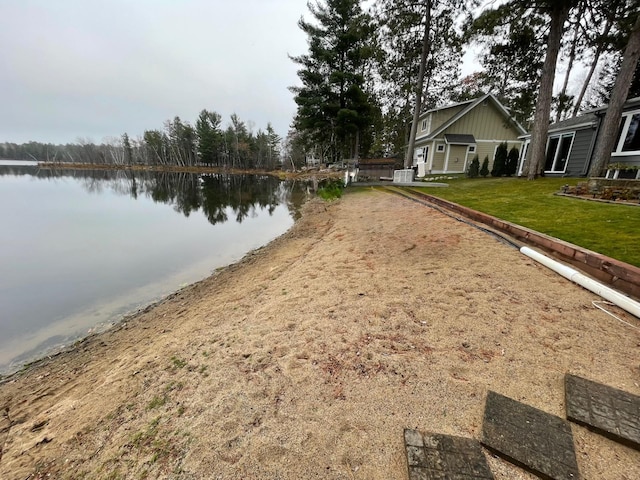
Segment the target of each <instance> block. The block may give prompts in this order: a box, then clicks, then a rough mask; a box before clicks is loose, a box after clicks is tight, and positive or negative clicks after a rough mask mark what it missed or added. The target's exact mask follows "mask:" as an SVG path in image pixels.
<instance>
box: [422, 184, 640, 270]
mask: <svg viewBox="0 0 640 480" xmlns="http://www.w3.org/2000/svg"><path fill="white" fill-rule="evenodd" d="M584 181H585V179H584V178H539V179H537V180H533V181H528V180H526V179H523V178H478V179H468V178H459V179H455V180H448V181H447V183H448V184H449V187H447V188H424V189H422V188H419V190H423V191H424V192H425V193H427V194H429V195H433V196H437V197H440V198H444V199H446V200H449V201H452V202H455V203H458V204H460V205H464V206H466V207H469V208H473V209H474V210H478V211H481V212H484V213H488V214H489V215H493V216H494V217H498V218H501V219H503V220H506V221H509V222H512V223H516V224H518V225H522V226H523V227H528V228H531V229H533V230H536V231H538V232H541V233H545V234H547V235H551V236H553V237H556V238H559V239H562V240H565V241H567V242H570V243H573V244H576V245H579V246H581V247H584V248H588V249H589V250H593V251H596V252H599V253H602V254H604V255H607V256H609V257H612V258H616V259H618V260H621V261H623V262H626V263H629V264H631V265H635V266H638V267H640V206H633V205H624V204H610V203H602V202H592V201H587V200H582V199H579V198H570V197H565V196H558V195H554V193H556V192H559V191H561V189H562V186H563V185H565V184H568V185H576V184H577V183H578V182H584Z"/></svg>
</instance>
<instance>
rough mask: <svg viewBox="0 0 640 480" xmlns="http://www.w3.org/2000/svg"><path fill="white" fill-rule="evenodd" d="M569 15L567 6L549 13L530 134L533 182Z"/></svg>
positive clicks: (544, 141) (541, 158)
mask: <svg viewBox="0 0 640 480" xmlns="http://www.w3.org/2000/svg"><path fill="white" fill-rule="evenodd" d="M568 15H569V7H568V6H560V5H558V6H555V7H554V8H553V10H552V11H551V27H550V30H549V40H548V42H547V53H546V57H545V59H544V65H543V66H542V76H541V78H540V91H539V92H538V100H537V101H536V113H535V116H534V120H533V122H534V123H533V131H532V132H531V147H530V149H531V154H530V157H529V158H530V161H529V171H528V175H527V178H528V179H529V180H533V179H535V178H536V176H537V175H538V173H539V172H540V168H542V167H543V166H544V159H545V147H546V145H547V132H548V131H549V115H550V113H551V97H552V95H553V80H554V78H555V73H556V63H557V60H558V52H559V51H560V41H561V40H562V27H563V26H564V22H565V20H566V19H567V17H568Z"/></svg>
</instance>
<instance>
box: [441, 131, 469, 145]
mask: <svg viewBox="0 0 640 480" xmlns="http://www.w3.org/2000/svg"><path fill="white" fill-rule="evenodd" d="M444 143H456V144H459V145H471V144H474V143H476V139H475V137H474V136H473V135H470V134H467V133H445V134H444Z"/></svg>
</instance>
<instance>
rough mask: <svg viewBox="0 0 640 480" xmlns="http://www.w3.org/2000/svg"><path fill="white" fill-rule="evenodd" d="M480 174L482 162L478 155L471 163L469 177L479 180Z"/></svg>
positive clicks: (468, 171)
mask: <svg viewBox="0 0 640 480" xmlns="http://www.w3.org/2000/svg"><path fill="white" fill-rule="evenodd" d="M479 174H480V161H479V160H478V155H476V156H475V157H473V160H471V163H470V164H469V169H468V170H467V177H469V178H478V175H479Z"/></svg>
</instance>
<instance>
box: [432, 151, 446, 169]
mask: <svg viewBox="0 0 640 480" xmlns="http://www.w3.org/2000/svg"><path fill="white" fill-rule="evenodd" d="M445 151H446V148H445ZM444 155H445V152H437V151H435V150H434V152H433V166H432V167H431V170H432V171H435V172H441V171H442V170H443V169H444Z"/></svg>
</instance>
